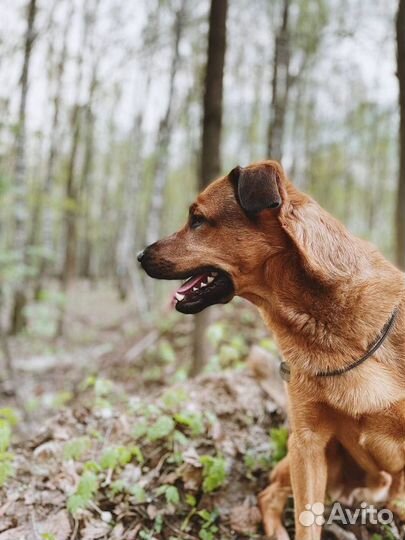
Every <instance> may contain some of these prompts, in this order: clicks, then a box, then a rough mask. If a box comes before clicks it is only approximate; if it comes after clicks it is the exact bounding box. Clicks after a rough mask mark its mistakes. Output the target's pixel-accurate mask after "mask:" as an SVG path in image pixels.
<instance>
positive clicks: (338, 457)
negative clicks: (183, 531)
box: [149, 161, 405, 540]
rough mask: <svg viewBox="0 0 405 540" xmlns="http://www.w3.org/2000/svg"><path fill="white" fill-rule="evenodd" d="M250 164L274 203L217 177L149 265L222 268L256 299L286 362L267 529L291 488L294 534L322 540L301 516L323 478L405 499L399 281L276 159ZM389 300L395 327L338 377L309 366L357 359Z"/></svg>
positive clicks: (320, 490)
mask: <svg viewBox="0 0 405 540" xmlns="http://www.w3.org/2000/svg"><path fill="white" fill-rule="evenodd" d="M247 169H248V170H249V171H250V172H251V173H252V174H254V173H255V171H260V172H263V171H266V170H271V171H272V174H276V175H277V179H278V180H277V181H278V189H279V192H280V195H281V200H282V205H281V207H280V208H279V209H276V210H274V209H272V210H270V209H268V210H263V211H261V212H259V213H257V214H255V215H254V216H253V215H249V214H248V213H247V212H245V211H244V210H243V209H242V208H241V205H240V204H239V201H238V197H237V195H236V191H235V185H234V181H233V179H232V177H231V176H225V177H223V178H220V179H218V180H216V181H215V182H213V183H212V184H211V185H210V186H208V187H207V188H206V190H205V191H204V192H203V193H201V194H200V195H199V196H198V198H197V201H196V203H195V204H194V205H193V208H192V212H193V213H197V214H202V215H204V216H205V218H206V219H207V225H206V226H203V227H199V228H198V229H196V230H193V229H191V228H190V227H189V225H186V226H185V227H184V228H183V229H181V230H180V231H179V232H177V233H176V234H174V235H172V236H170V237H169V238H167V239H164V240H161V241H160V242H157V243H156V244H154V245H153V246H152V247H151V248H149V249H151V252H150V257H151V266H153V267H154V268H155V269H156V271H157V272H158V271H159V269H160V270H162V269H163V270H164V269H167V268H170V269H171V271H172V277H176V276H178V277H180V276H185V275H186V274H187V272H188V271H189V270H190V269H193V268H196V267H198V266H201V265H211V266H214V267H219V268H221V269H223V270H225V271H226V272H228V273H229V274H230V275H231V276H232V279H233V282H234V285H235V291H236V294H237V295H239V296H241V297H243V298H246V299H247V300H249V301H251V302H252V303H253V304H255V305H256V306H257V307H258V309H259V311H260V313H261V315H262V317H263V319H264V321H265V323H266V324H267V325H268V327H269V328H270V329H271V331H272V332H273V334H274V336H275V338H276V340H277V342H278V344H279V347H280V350H281V351H282V354H283V356H284V358H285V359H286V360H287V361H288V362H289V364H290V366H291V382H290V383H289V384H288V396H289V420H290V425H291V435H290V439H289V453H288V456H287V457H286V458H285V459H284V460H283V461H282V462H281V463H280V464H279V465H278V466H277V468H276V469H275V470H274V471H273V474H272V484H271V485H270V486H269V488H267V490H266V491H265V492H264V493H263V494H262V495H261V498H260V504H261V509H262V513H263V519H264V524H265V529H266V532H267V534H268V535H269V536H270V535H274V536H275V537H276V538H277V539H278V540H285V539H287V538H288V536H287V533H286V531H285V530H284V528H283V526H282V523H281V514H282V511H283V507H284V504H285V502H286V498H287V497H288V495H289V494H290V492H291V486H292V490H293V493H294V497H295V508H296V531H297V532H296V538H297V539H298V540H318V539H319V538H320V535H321V531H320V528H319V527H317V526H316V525H314V526H313V527H302V526H301V525H300V523H299V520H298V516H299V514H300V513H301V512H302V511H303V510H304V507H305V505H306V504H312V503H315V502H322V501H323V500H324V498H325V491H326V488H327V485H328V490H329V491H330V492H331V493H332V494H333V495H334V496H336V497H338V496H343V495H344V496H346V498H347V497H349V498H350V497H352V496H353V492H352V490H353V489H354V488H355V487H356V490H355V491H354V494H355V495H356V493H357V496H358V497H367V498H369V499H372V500H374V501H377V500H381V499H385V498H387V500H388V504H390V505H391V506H395V504H396V502H395V501H398V500H402V501H405V490H404V467H405V332H404V329H405V300H404V299H405V280H404V276H403V274H402V273H401V272H400V271H399V270H398V269H397V268H395V267H394V266H393V265H392V264H390V263H389V262H388V261H387V260H386V259H385V258H384V257H383V256H382V255H381V254H380V253H379V252H378V251H377V250H376V249H375V248H374V247H373V246H372V245H371V244H369V243H367V242H365V241H363V240H361V239H359V238H356V237H354V236H352V235H351V234H350V233H349V232H348V231H347V230H346V229H345V227H344V226H343V225H342V224H341V223H339V222H338V221H337V220H336V219H335V218H333V217H332V216H331V215H329V214H328V213H327V212H326V211H325V210H323V209H322V208H321V207H320V206H319V205H318V204H317V203H316V202H315V201H314V200H313V199H311V198H310V197H309V196H307V195H305V194H303V193H301V192H300V191H298V190H297V189H296V188H295V187H294V186H293V184H292V183H291V182H290V181H289V180H288V179H287V178H286V177H285V174H284V172H283V170H282V168H281V166H280V165H279V164H278V163H276V162H271V161H267V162H260V163H256V164H253V165H251V166H249V168H247ZM245 170H246V169H245ZM396 307H398V309H399V311H398V316H397V320H396V322H395V326H394V328H393V330H392V332H391V334H390V336H389V337H388V339H387V340H386V342H385V343H384V345H383V346H382V347H381V348H380V349H379V350H378V351H377V352H376V353H375V354H374V355H373V357H372V358H370V359H369V360H367V361H366V362H365V363H364V364H363V365H362V366H360V367H358V368H356V369H354V370H353V371H350V372H348V373H346V374H345V375H342V376H338V377H325V378H320V377H317V376H316V373H317V372H319V371H327V370H335V369H340V368H343V367H345V366H348V365H349V364H351V363H352V362H353V361H354V360H356V359H357V358H359V357H361V356H362V355H363V354H364V353H365V352H366V351H367V350H368V349H369V347H370V344H372V343H373V342H374V341H375V339H376V337H377V336H378V334H379V332H380V331H381V329H382V328H383V327H384V325H385V324H386V323H387V321H388V320H389V318H390V316H391V314H392V313H393V311H394V309H395V308H396ZM353 479H355V481H354V485H353ZM397 509H398V506H397Z"/></svg>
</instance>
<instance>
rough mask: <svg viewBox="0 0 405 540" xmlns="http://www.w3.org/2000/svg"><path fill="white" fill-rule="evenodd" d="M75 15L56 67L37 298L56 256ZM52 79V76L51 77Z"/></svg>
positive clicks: (70, 15)
mask: <svg viewBox="0 0 405 540" xmlns="http://www.w3.org/2000/svg"><path fill="white" fill-rule="evenodd" d="M73 13H74V4H72V6H71V7H70V9H69V12H68V15H67V17H66V21H65V25H64V28H63V35H62V48H61V52H60V57H59V61H58V63H57V66H56V73H55V89H54V94H53V116H52V124H51V131H50V136H49V138H50V146H49V154H48V162H47V165H46V175H45V183H44V190H43V198H42V200H43V203H42V204H43V215H42V239H41V241H42V248H43V253H42V258H41V263H40V268H39V274H38V280H37V286H36V296H37V297H38V296H39V295H40V292H41V290H42V288H43V286H44V284H43V282H44V278H45V276H46V274H47V270H48V267H49V262H50V260H51V258H52V256H53V255H54V249H53V248H54V246H53V234H54V232H53V223H54V214H53V209H52V202H51V195H52V188H53V185H54V179H55V164H56V157H57V150H58V145H59V142H60V141H59V136H58V134H59V133H58V132H59V117H60V109H61V99H62V92H63V84H64V74H65V66H66V60H67V53H68V44H67V41H68V35H69V29H70V25H71V21H72V18H73ZM52 47H53V41H52V40H51V44H50V49H52ZM52 56H53V54H52V51H50V54H49V57H50V58H51V57H52ZM50 78H51V75H50Z"/></svg>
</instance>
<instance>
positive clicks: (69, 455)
mask: <svg viewBox="0 0 405 540" xmlns="http://www.w3.org/2000/svg"><path fill="white" fill-rule="evenodd" d="M90 444H91V443H90V439H89V438H88V437H78V438H76V439H73V440H71V441H69V442H67V443H66V444H65V446H64V448H63V458H64V459H66V460H68V459H73V460H78V459H80V458H81V457H82V456H83V454H84V453H85V452H87V450H88V449H89V448H90Z"/></svg>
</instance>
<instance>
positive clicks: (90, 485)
mask: <svg viewBox="0 0 405 540" xmlns="http://www.w3.org/2000/svg"><path fill="white" fill-rule="evenodd" d="M97 490H98V480H97V476H96V475H95V474H94V473H93V472H91V471H85V472H84V473H83V475H82V477H81V479H80V482H79V485H78V487H77V490H76V492H75V493H74V494H73V495H71V496H70V497H69V499H68V502H67V508H68V510H69V512H70V513H71V514H73V515H74V514H77V512H78V511H79V510H83V509H85V508H86V507H87V506H88V504H89V503H90V502H91V501H92V500H93V499H94V497H95V495H96V493H97Z"/></svg>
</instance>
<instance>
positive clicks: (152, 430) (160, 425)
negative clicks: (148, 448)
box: [146, 415, 175, 442]
mask: <svg viewBox="0 0 405 540" xmlns="http://www.w3.org/2000/svg"><path fill="white" fill-rule="evenodd" d="M174 428H175V424H174V420H173V418H172V417H171V416H167V415H162V416H161V417H160V418H158V419H157V420H156V422H155V423H154V424H152V425H151V426H150V427H149V429H148V431H147V433H146V437H147V439H148V440H149V441H150V442H154V441H157V440H159V439H164V438H165V437H167V436H168V435H170V434H171V433H172V431H173V430H174Z"/></svg>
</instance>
